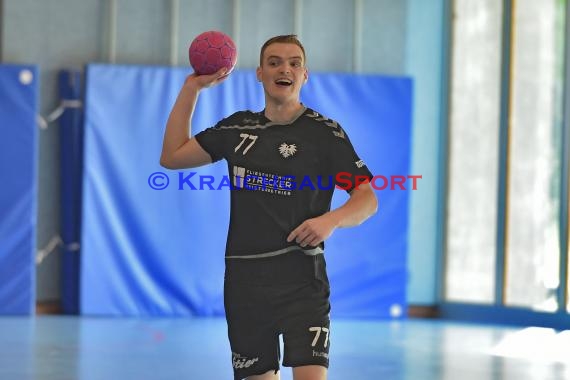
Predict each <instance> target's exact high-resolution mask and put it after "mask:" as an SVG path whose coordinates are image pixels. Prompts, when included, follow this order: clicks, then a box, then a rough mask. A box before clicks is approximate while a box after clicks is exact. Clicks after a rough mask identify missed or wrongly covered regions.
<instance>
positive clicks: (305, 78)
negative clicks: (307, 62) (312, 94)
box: [303, 68, 309, 84]
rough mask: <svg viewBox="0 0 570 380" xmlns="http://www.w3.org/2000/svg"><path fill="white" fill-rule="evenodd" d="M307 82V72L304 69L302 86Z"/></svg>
mask: <svg viewBox="0 0 570 380" xmlns="http://www.w3.org/2000/svg"><path fill="white" fill-rule="evenodd" d="M308 80H309V70H307V69H306V68H305V73H304V74H303V84H305V83H307V81H308Z"/></svg>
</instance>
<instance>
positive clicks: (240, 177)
mask: <svg viewBox="0 0 570 380" xmlns="http://www.w3.org/2000/svg"><path fill="white" fill-rule="evenodd" d="M232 182H233V185H234V187H235V188H236V189H247V190H256V191H264V192H267V193H271V194H277V195H285V196H290V195H291V192H292V191H293V190H294V178H293V177H291V176H282V175H279V174H273V173H265V172H260V171H257V170H250V169H247V168H244V167H241V166H234V167H233V181H232Z"/></svg>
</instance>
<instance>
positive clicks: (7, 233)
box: [0, 65, 39, 315]
mask: <svg viewBox="0 0 570 380" xmlns="http://www.w3.org/2000/svg"><path fill="white" fill-rule="evenodd" d="M38 83H39V77H38V69H37V67H35V66H29V65H0V133H1V138H0V179H1V181H2V186H0V315H1V314H24V315H25V314H33V313H34V311H35V306H34V305H35V297H36V289H35V286H36V281H35V274H36V271H35V267H36V266H35V256H36V255H35V254H36V220H37V219H36V209H37V159H38V143H37V134H38V133H37V130H38V127H37V124H36V116H37V109H38Z"/></svg>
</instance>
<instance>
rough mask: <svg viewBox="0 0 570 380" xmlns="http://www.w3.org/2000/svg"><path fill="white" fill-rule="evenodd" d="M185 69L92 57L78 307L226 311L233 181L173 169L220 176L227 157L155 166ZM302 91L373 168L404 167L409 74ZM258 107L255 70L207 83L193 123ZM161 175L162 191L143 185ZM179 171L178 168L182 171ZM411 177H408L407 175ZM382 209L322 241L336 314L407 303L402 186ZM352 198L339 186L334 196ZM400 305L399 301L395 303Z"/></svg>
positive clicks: (104, 311) (339, 81)
mask: <svg viewBox="0 0 570 380" xmlns="http://www.w3.org/2000/svg"><path fill="white" fill-rule="evenodd" d="M188 74H189V71H188V70H187V69H172V68H167V67H142V66H112V65H90V66H89V67H88V75H87V97H86V115H85V116H86V122H85V152H84V162H85V165H84V177H83V207H82V208H83V212H82V214H83V219H82V228H83V230H82V241H81V243H82V262H81V273H82V279H81V311H82V313H83V314H90V315H136V316H140V315H222V314H223V302H222V301H223V300H222V283H223V270H224V269H223V265H224V248H225V238H226V233H227V225H228V221H229V192H228V190H227V187H224V188H223V190H202V191H201V190H191V189H189V187H188V186H186V187H184V189H181V190H180V189H179V186H178V182H179V176H180V175H189V174H190V173H191V172H195V173H196V174H195V175H194V177H192V178H193V180H192V182H193V184H194V186H196V187H197V188H199V187H200V182H199V179H198V177H199V176H201V175H213V176H214V177H215V178H216V181H215V183H216V184H219V181H220V180H219V179H220V178H221V177H222V176H224V175H226V174H227V173H226V170H227V169H226V165H225V163H217V164H214V165H210V166H206V167H202V168H197V169H191V170H190V169H188V170H183V171H169V170H165V169H163V168H162V167H160V165H159V162H158V161H159V156H160V151H161V147H162V137H163V133H164V126H165V124H166V119H167V117H168V113H169V111H170V108H171V107H172V104H173V103H174V100H175V98H176V95H177V93H178V91H179V89H180V86H181V85H182V83H183V81H184V78H185V76H186V75H188ZM302 100H303V102H304V103H305V104H306V105H308V106H309V107H312V108H315V109H316V110H318V111H320V112H321V113H323V114H324V115H326V116H328V117H331V118H334V119H336V120H337V121H339V122H340V123H341V125H343V127H345V129H346V130H347V132H348V134H349V136H350V138H351V140H352V142H353V144H354V145H355V146H356V148H357V151H358V153H359V154H360V156H361V157H362V158H363V159H364V160H365V161H366V162H367V164H368V166H369V168H370V169H371V170H372V171H373V173H374V174H381V175H384V176H387V177H390V176H391V175H407V174H409V173H408V171H409V157H410V151H409V150H410V141H409V140H410V137H409V136H410V123H411V120H410V115H411V81H410V80H409V79H406V78H389V77H382V76H373V75H369V76H357V75H350V74H319V73H312V74H311V76H310V79H309V83H308V84H307V86H306V87H305V88H304V89H303V93H302ZM246 108H249V109H252V110H261V109H262V108H263V93H262V89H261V87H260V85H259V83H258V82H257V81H256V80H255V74H254V72H253V71H252V70H247V71H243V70H237V71H235V72H234V73H232V75H231V77H230V78H229V79H228V80H227V81H226V82H224V83H223V84H222V85H221V86H217V87H214V88H211V89H207V90H204V91H203V92H202V93H201V96H200V99H199V101H198V106H197V109H196V112H195V115H194V118H193V126H194V130H193V134H195V133H197V132H199V131H200V130H203V129H205V128H207V127H209V126H211V125H213V124H214V123H215V122H216V121H217V120H219V119H220V118H222V117H224V116H227V115H229V114H231V113H233V112H235V111H236V110H239V109H246ZM157 172H160V173H163V174H162V176H163V177H161V178H159V179H155V180H154V182H153V181H150V183H166V182H167V181H169V186H168V187H167V188H165V189H164V190H154V189H152V188H151V187H150V186H149V177H150V176H151V175H152V174H153V173H157ZM181 173H182V174H181ZM408 185H409V183H408ZM378 196H379V199H380V212H379V214H378V215H376V216H375V217H374V218H372V219H371V220H369V221H367V222H366V223H365V224H363V225H362V226H359V227H357V228H353V229H345V230H338V231H337V232H336V233H335V235H334V236H333V238H332V239H331V240H330V241H329V242H328V244H327V253H326V255H327V260H328V265H329V274H330V279H331V285H332V292H333V298H332V303H333V311H332V314H333V316H337V317H339V316H346V317H373V318H379V317H380V318H382V317H389V316H390V311H391V310H392V311H393V310H394V309H398V308H399V309H400V310H402V312H405V282H406V250H407V239H406V238H407V215H408V197H409V191H404V190H394V191H386V190H383V191H378ZM346 198H347V195H346V194H345V193H344V192H338V194H336V195H335V199H334V204H335V205H338V204H339V203H340V202H343V201H344V200H345V199H346ZM394 306H396V307H394Z"/></svg>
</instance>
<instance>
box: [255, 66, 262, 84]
mask: <svg viewBox="0 0 570 380" xmlns="http://www.w3.org/2000/svg"><path fill="white" fill-rule="evenodd" d="M255 76H256V77H257V81H258V82H261V66H258V67H257V69H256V70H255Z"/></svg>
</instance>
